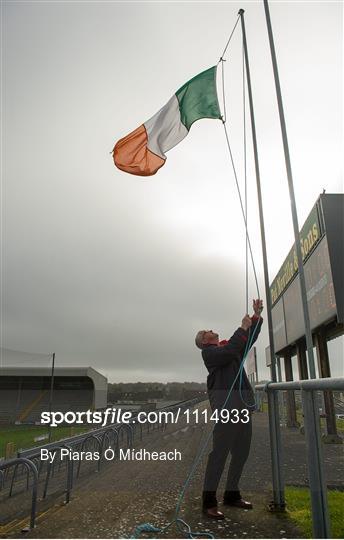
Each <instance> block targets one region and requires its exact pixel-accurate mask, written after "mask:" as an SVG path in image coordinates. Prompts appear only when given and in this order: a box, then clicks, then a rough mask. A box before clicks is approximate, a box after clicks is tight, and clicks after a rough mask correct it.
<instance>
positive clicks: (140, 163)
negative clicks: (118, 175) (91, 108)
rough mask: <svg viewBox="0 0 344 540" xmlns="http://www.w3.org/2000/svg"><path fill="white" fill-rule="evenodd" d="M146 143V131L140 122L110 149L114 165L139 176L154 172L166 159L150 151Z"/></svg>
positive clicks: (149, 174)
mask: <svg viewBox="0 0 344 540" xmlns="http://www.w3.org/2000/svg"><path fill="white" fill-rule="evenodd" d="M147 144H148V139H147V132H146V128H145V126H144V125H143V124H142V126H140V127H138V128H137V129H135V131H132V132H131V133H129V135H126V137H123V139H120V140H119V141H118V142H117V143H116V145H115V147H114V149H113V151H112V155H113V159H114V162H115V165H116V167H118V168H119V169H121V170H122V171H125V172H127V173H130V174H137V175H139V176H151V175H152V174H155V173H156V172H157V171H158V170H159V169H160V167H162V166H163V165H164V164H165V161H166V160H165V159H162V158H161V157H160V156H157V155H156V154H154V153H153V152H151V151H150V150H149V148H148V147H147Z"/></svg>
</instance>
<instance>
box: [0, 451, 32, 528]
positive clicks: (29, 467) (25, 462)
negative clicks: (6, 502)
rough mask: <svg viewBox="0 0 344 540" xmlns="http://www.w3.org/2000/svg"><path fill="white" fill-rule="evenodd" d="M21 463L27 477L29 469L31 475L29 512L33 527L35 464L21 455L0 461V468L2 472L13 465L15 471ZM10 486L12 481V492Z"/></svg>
mask: <svg viewBox="0 0 344 540" xmlns="http://www.w3.org/2000/svg"><path fill="white" fill-rule="evenodd" d="M21 464H22V465H24V467H25V468H26V469H27V472H28V477H29V473H30V470H31V472H32V476H33V483H32V500H31V514H30V529H33V528H34V526H35V518H36V506H37V487H38V471H37V467H36V465H35V464H34V463H33V462H32V461H30V460H29V459H26V458H23V457H21V458H15V459H10V460H8V461H5V462H3V463H0V470H1V471H2V472H4V471H5V470H6V469H9V468H11V467H13V466H14V470H15V472H16V471H17V468H18V465H21ZM27 486H28V483H27ZM12 487H13V482H12V484H11V494H12Z"/></svg>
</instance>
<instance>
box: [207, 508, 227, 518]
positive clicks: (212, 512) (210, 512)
mask: <svg viewBox="0 0 344 540" xmlns="http://www.w3.org/2000/svg"><path fill="white" fill-rule="evenodd" d="M202 512H203V514H204V515H205V516H206V517H208V518H210V519H217V520H219V519H225V515H224V514H223V513H222V512H220V511H219V510H218V508H217V506H213V507H212V508H204V507H203V509H202Z"/></svg>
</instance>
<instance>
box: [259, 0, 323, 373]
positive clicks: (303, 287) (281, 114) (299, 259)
mask: <svg viewBox="0 0 344 540" xmlns="http://www.w3.org/2000/svg"><path fill="white" fill-rule="evenodd" d="M264 8H265V16H266V24H267V27H268V34H269V42H270V50H271V59H272V66H273V72H274V78H275V86H276V94H277V102H278V110H279V117H280V123H281V130H282V138H283V147H284V157H285V165H286V169H287V177H288V186H289V196H290V206H291V213H292V218H293V228H294V237H295V248H296V255H297V264H298V269H299V276H300V286H301V299H302V309H303V317H304V321H305V333H306V343H307V352H308V363H309V373H310V376H311V378H312V379H315V378H316V374H315V365H314V354H313V340H312V333H311V325H310V319H309V311H308V304H307V292H306V281H305V272H304V267H303V261H302V253H301V245H300V233H299V223H298V218H297V209H296V202H295V194H294V185H293V175H292V172H291V163H290V154H289V145H288V136H287V128H286V123H285V118H284V109H283V102H282V94H281V86H280V81H279V75H278V67H277V60H276V52H275V45H274V38H273V34H272V27H271V20H270V11H269V4H268V2H267V0H264Z"/></svg>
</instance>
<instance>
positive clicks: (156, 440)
mask: <svg viewBox="0 0 344 540" xmlns="http://www.w3.org/2000/svg"><path fill="white" fill-rule="evenodd" d="M185 428H186V426H185V425H181V426H169V428H168V430H169V431H168V432H166V433H165V434H163V433H161V432H153V433H151V434H149V435H147V436H145V437H144V440H143V444H142V446H143V447H144V448H147V449H148V450H162V449H164V450H166V451H167V450H174V449H175V448H176V449H177V450H180V451H181V452H182V461H171V462H163V461H159V462H157V461H155V462H152V461H145V462H138V461H135V462H126V461H122V462H115V463H113V464H111V465H107V466H106V467H104V468H103V470H102V471H101V472H100V473H98V474H92V475H91V476H89V479H88V480H85V479H84V480H83V481H82V482H80V483H77V484H76V487H75V489H74V490H73V494H72V501H71V503H70V504H69V505H67V506H61V505H60V506H59V505H56V506H55V507H54V508H53V509H52V510H51V511H50V512H48V513H47V514H46V515H45V516H43V518H42V520H40V521H39V524H38V527H37V528H36V529H35V530H33V531H31V532H29V533H28V534H27V537H28V538H124V537H126V536H127V535H128V536H129V537H130V535H131V533H132V531H133V530H134V528H135V526H136V525H138V524H141V523H144V522H150V523H152V524H153V525H155V526H158V527H163V526H165V525H166V524H167V523H168V522H169V521H170V520H171V519H173V516H174V511H175V506H176V502H177V499H178V494H179V492H180V489H181V486H182V485H183V482H184V481H185V478H186V476H187V474H188V471H189V470H190V467H191V464H192V462H193V459H194V457H195V455H196V452H197V449H198V447H199V443H200V441H201V439H203V440H204V437H205V436H206V433H207V430H208V429H210V426H206V427H204V426H189V427H187V429H185ZM172 430H174V431H172ZM282 437H283V443H284V445H285V453H284V463H285V467H284V470H285V476H286V481H287V483H289V484H294V485H306V484H307V467H306V448H305V439H304V436H302V435H301V434H300V433H299V432H298V431H297V430H289V429H288V430H287V429H283V430H282ZM210 444H211V443H210ZM134 446H135V448H139V447H140V445H139V444H137V443H135V445H134ZM324 454H325V467H326V472H327V476H328V479H329V483H330V484H333V485H336V486H337V487H340V482H341V480H340V478H341V477H342V470H343V468H342V463H341V462H342V460H343V458H342V447H340V446H338V445H324ZM206 455H207V452H206V454H205V456H204V458H203V460H202V462H201V463H200V466H199V467H198V469H197V471H196V473H195V475H194V477H193V480H192V482H191V484H190V487H189V489H188V491H187V493H186V496H185V500H184V502H183V505H182V510H181V513H180V517H181V518H183V519H184V520H185V521H186V522H187V523H189V524H190V525H191V527H192V530H193V531H197V532H199V531H207V532H212V533H213V534H214V536H215V538H297V537H301V533H300V531H299V530H298V529H297V527H296V526H295V525H294V524H293V523H292V522H291V521H290V520H289V519H288V516H287V514H272V513H270V512H268V511H267V504H268V503H269V502H270V500H271V470H270V448H269V435H268V423H267V415H266V414H265V413H257V414H255V415H254V436H253V444H252V449H251V454H250V458H249V461H248V463H247V466H246V468H245V471H244V477H243V479H242V482H241V490H242V493H243V495H244V496H245V498H247V499H250V500H252V502H253V504H254V509H253V510H250V511H242V510H239V509H236V508H225V509H223V511H224V513H225V515H226V519H225V521H222V522H214V521H212V520H209V519H207V518H205V517H204V516H203V515H202V513H201V511H200V507H201V499H200V496H201V489H202V480H203V474H204V468H205V462H206ZM341 485H342V486H343V482H342V484H341ZM222 488H223V486H222ZM219 493H220V494H221V491H220V492H219ZM19 535H20V533H18V532H13V533H12V534H9V536H8V537H18V536H19ZM141 537H142V538H160V537H161V538H182V537H183V534H182V533H180V532H179V531H178V529H177V528H176V526H175V524H174V525H173V526H171V527H170V528H169V529H168V531H166V533H164V534H160V535H156V534H150V535H147V534H142V535H141Z"/></svg>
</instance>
